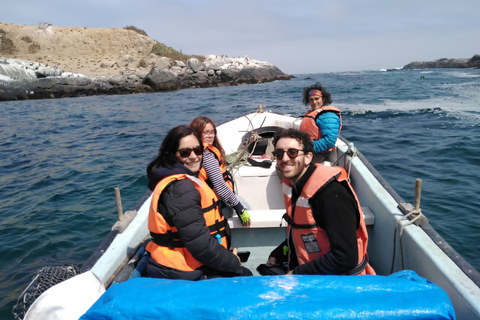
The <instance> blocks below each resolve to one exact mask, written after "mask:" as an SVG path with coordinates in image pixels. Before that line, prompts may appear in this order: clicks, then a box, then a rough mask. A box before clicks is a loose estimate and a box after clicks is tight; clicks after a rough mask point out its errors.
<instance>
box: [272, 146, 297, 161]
mask: <svg viewBox="0 0 480 320" xmlns="http://www.w3.org/2000/svg"><path fill="white" fill-rule="evenodd" d="M300 151H302V152H304V151H303V150H300V149H295V148H290V149H288V150H287V151H285V150H282V149H277V150H275V151H273V156H274V157H275V158H277V160H282V159H283V155H284V154H285V152H286V153H287V155H288V157H289V158H290V159H295V158H296V157H297V156H298V153H299V152H300Z"/></svg>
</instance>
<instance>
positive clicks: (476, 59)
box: [402, 54, 480, 69]
mask: <svg viewBox="0 0 480 320" xmlns="http://www.w3.org/2000/svg"><path fill="white" fill-rule="evenodd" d="M430 68H480V55H478V54H476V55H474V56H473V57H472V58H470V59H468V58H465V59H447V58H442V59H437V60H434V61H413V62H410V63H409V64H407V65H405V66H404V67H403V68H402V69H430Z"/></svg>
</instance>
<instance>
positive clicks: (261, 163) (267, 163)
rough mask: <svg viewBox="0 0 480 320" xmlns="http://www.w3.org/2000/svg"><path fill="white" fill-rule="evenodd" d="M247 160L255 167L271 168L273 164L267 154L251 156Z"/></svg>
mask: <svg viewBox="0 0 480 320" xmlns="http://www.w3.org/2000/svg"><path fill="white" fill-rule="evenodd" d="M247 161H248V163H250V164H251V165H252V166H254V167H263V168H270V167H271V166H272V159H270V158H269V157H267V156H266V155H262V156H251V157H249V158H248V159H247Z"/></svg>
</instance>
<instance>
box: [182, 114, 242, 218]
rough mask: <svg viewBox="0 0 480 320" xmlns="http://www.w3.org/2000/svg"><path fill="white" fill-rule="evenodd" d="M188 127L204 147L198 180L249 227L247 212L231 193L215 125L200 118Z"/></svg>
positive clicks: (229, 178)
mask: <svg viewBox="0 0 480 320" xmlns="http://www.w3.org/2000/svg"><path fill="white" fill-rule="evenodd" d="M190 127H191V128H192V129H193V130H195V131H196V132H197V134H198V135H199V136H200V137H201V138H202V142H203V147H204V150H203V168H201V169H200V175H199V176H200V178H202V179H204V180H205V181H206V182H207V183H208V185H209V186H210V187H211V188H212V189H213V190H214V191H215V193H216V194H217V196H218V197H219V198H220V200H222V201H223V202H224V203H225V204H226V205H227V206H228V207H231V208H233V209H234V210H235V212H236V213H237V216H238V218H239V219H240V221H241V222H242V225H243V226H244V227H248V226H250V223H251V221H250V216H249V214H248V212H247V210H246V209H245V207H244V206H243V204H242V203H241V202H240V201H239V200H238V198H237V197H236V196H235V194H234V193H233V184H232V181H231V177H230V173H229V172H228V170H227V169H226V166H225V164H226V161H225V151H224V150H223V148H222V145H221V144H220V141H218V139H217V129H216V127H215V124H214V123H213V121H212V120H210V119H209V118H207V117H203V116H200V117H197V118H195V119H193V120H192V122H191V123H190Z"/></svg>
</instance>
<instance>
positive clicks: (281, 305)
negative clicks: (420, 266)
mask: <svg viewBox="0 0 480 320" xmlns="http://www.w3.org/2000/svg"><path fill="white" fill-rule="evenodd" d="M247 318H255V319H269V320H272V319H287V318H289V319H291V318H298V319H455V314H454V310H453V306H452V304H451V302H450V299H449V298H448V295H447V294H446V293H445V291H443V289H441V288H440V287H439V286H437V285H436V284H434V283H432V282H430V281H428V280H427V279H424V278H422V277H420V276H418V275H417V274H416V273H415V272H413V271H401V272H397V273H395V274H392V275H390V276H370V275H366V276H319V275H318V276H317V275H298V276H264V277H260V276H257V277H238V278H218V279H211V280H203V281H195V282H194V281H185V280H166V279H149V278H136V279H132V280H129V281H127V282H124V283H121V284H118V285H116V286H113V287H111V288H109V289H108V290H107V291H106V292H105V293H104V294H103V295H102V296H101V297H100V298H99V299H98V300H97V302H96V303H95V304H94V305H93V306H92V307H91V308H90V309H89V310H88V311H87V313H85V314H84V315H83V316H82V317H81V318H80V319H81V320H99V319H116V320H123V319H125V320H126V319H129V320H130V319H188V320H190V319H247Z"/></svg>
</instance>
